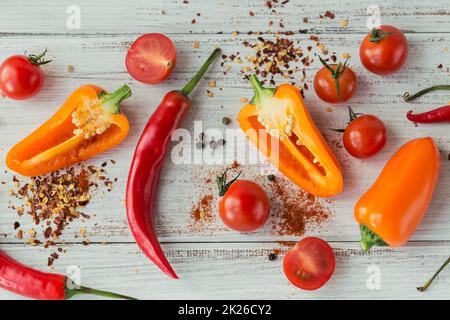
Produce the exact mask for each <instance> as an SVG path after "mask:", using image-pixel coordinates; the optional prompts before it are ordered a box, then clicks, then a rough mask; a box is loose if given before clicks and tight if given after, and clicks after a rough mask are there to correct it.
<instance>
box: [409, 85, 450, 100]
mask: <svg viewBox="0 0 450 320" xmlns="http://www.w3.org/2000/svg"><path fill="white" fill-rule="evenodd" d="M435 90H450V84H441V85H437V86H432V87H429V88H426V89H423V90H420V91H419V92H417V93H415V94H413V95H411V94H410V93H409V92H405V93H404V94H403V100H405V101H406V102H410V101H413V100H414V99H416V98H418V97H420V96H423V95H424V94H426V93H428V92H431V91H435Z"/></svg>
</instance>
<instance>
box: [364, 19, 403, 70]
mask: <svg viewBox="0 0 450 320" xmlns="http://www.w3.org/2000/svg"><path fill="white" fill-rule="evenodd" d="M359 57H360V58H361V62H362V64H363V65H364V67H366V69H367V70H369V71H370V72H372V73H375V74H378V75H388V74H392V73H394V72H396V71H397V70H398V69H400V68H401V67H402V66H403V64H404V63H405V61H406V58H407V57H408V40H407V39H406V37H405V35H404V34H403V33H402V32H401V31H400V30H399V29H397V28H396V27H393V26H388V25H383V26H380V27H379V28H374V29H372V31H371V32H370V33H369V34H368V35H366V36H365V37H364V39H363V41H362V42H361V46H360V48H359Z"/></svg>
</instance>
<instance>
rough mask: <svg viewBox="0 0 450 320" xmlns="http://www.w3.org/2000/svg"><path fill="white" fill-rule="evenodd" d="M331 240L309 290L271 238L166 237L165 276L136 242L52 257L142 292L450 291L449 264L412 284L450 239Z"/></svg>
mask: <svg viewBox="0 0 450 320" xmlns="http://www.w3.org/2000/svg"><path fill="white" fill-rule="evenodd" d="M331 246H332V247H333V250H334V252H335V256H336V271H335V273H334V275H333V277H332V278H331V280H330V281H329V282H328V283H327V284H326V285H325V286H324V287H323V288H321V289H319V290H317V291H313V292H306V291H301V290H298V289H296V288H295V287H293V286H292V285H291V284H290V283H289V282H288V281H287V279H286V278H285V276H284V274H283V271H282V255H280V256H279V257H278V259H277V260H275V261H269V260H268V259H267V255H268V254H269V253H270V252H272V251H273V250H281V252H284V251H285V250H286V247H283V246H281V247H280V246H279V245H277V244H270V243H229V244H222V243H209V244H207V243H178V244H166V245H164V249H165V250H166V253H167V256H168V258H169V260H170V261H171V263H172V265H173V267H174V269H175V270H176V271H177V272H178V274H179V276H180V279H181V280H178V281H176V280H171V279H169V278H167V277H166V276H165V275H164V274H163V273H162V272H161V271H160V270H159V269H157V268H156V267H155V266H154V265H153V264H152V263H151V262H150V261H149V260H148V259H147V258H146V257H145V256H144V255H143V254H142V253H141V252H140V251H139V250H138V249H137V247H136V245H134V244H115V245H108V246H102V245H90V246H88V247H84V246H81V245H70V246H68V247H67V250H68V251H67V255H65V256H64V257H63V258H62V259H61V260H60V261H57V263H56V269H57V270H56V271H57V272H59V273H63V274H64V273H65V272H66V270H67V267H69V266H80V267H81V283H82V284H83V285H86V286H91V287H97V288H101V289H105V290H112V291H116V292H120V293H123V294H128V295H132V296H136V297H137V298H140V299H247V298H249V297H251V298H252V299H365V298H375V299H402V298H413V299H447V298H448V286H449V285H450V270H445V271H444V272H443V273H442V275H441V276H440V277H439V278H438V279H437V280H436V282H435V283H434V284H433V285H432V286H431V287H430V288H429V290H428V291H427V292H425V293H420V292H418V291H417V290H416V287H417V286H420V285H422V283H423V282H424V281H425V280H426V279H428V278H429V277H430V276H431V275H432V274H433V273H434V271H435V269H436V268H438V267H439V266H440V265H441V263H442V262H443V261H444V260H445V259H446V258H447V256H448V252H450V244H449V243H448V242H446V243H439V242H437V243H426V242H424V243H422V242H421V243H415V244H413V245H411V246H408V247H405V248H401V249H386V248H384V249H375V250H374V251H373V252H372V253H371V254H366V255H363V254H361V252H360V250H359V248H358V247H357V244H355V243H342V242H337V243H331ZM6 251H7V252H8V253H9V254H11V255H12V256H13V257H14V258H16V259H18V260H20V261H22V262H24V263H27V264H30V265H32V266H34V267H37V268H41V269H42V268H43V267H42V259H45V255H46V253H45V252H43V250H41V249H39V248H35V247H33V248H30V247H25V246H23V245H9V246H8V247H7V250H6ZM377 275H379V278H378V276H377ZM374 279H379V282H376V281H374ZM368 282H369V286H368V285H367V283H368ZM377 283H379V287H377V285H376V284H377ZM344 288H345V289H344ZM6 298H8V299H13V298H18V297H17V296H15V295H12V294H10V293H8V292H6V291H4V290H0V299H6ZM79 298H83V299H88V298H91V297H88V296H82V297H79Z"/></svg>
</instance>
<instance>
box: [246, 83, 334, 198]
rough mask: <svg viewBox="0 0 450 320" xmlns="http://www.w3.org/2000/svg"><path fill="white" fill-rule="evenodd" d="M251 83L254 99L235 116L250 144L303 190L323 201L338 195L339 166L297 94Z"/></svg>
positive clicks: (287, 86) (284, 86)
mask: <svg viewBox="0 0 450 320" xmlns="http://www.w3.org/2000/svg"><path fill="white" fill-rule="evenodd" d="M250 82H251V84H252V86H253V89H254V91H255V96H254V98H253V100H252V101H251V102H250V103H249V104H247V105H245V106H244V107H243V108H242V109H241V111H240V112H239V115H238V121H239V125H240V126H241V128H242V130H244V132H245V134H246V136H247V137H248V138H249V140H250V141H252V143H254V144H255V145H256V146H257V147H258V149H259V150H260V151H261V152H262V153H263V154H264V155H265V156H266V157H268V159H269V160H270V161H271V163H272V164H273V165H275V166H276V167H277V168H278V169H279V170H280V171H281V172H282V173H283V174H284V175H286V176H287V177H288V178H289V179H290V180H291V181H293V182H294V183H295V184H297V185H298V186H299V187H300V188H302V189H303V190H305V191H307V192H309V193H311V194H313V195H315V196H323V197H326V196H333V195H335V194H337V193H339V192H341V191H342V188H343V179H342V173H341V169H340V166H339V163H338V161H337V159H336V157H335V156H334V154H333V152H332V151H331V150H330V148H329V147H328V145H327V143H326V142H325V139H324V138H323V137H322V135H321V134H320V131H319V130H318V129H317V127H316V126H315V124H314V122H313V120H312V119H311V116H310V114H309V112H308V109H307V108H306V106H305V104H304V103H303V99H302V96H301V94H300V91H299V90H298V89H297V88H296V87H295V86H293V85H290V84H282V85H280V86H279V87H277V88H275V89H268V88H264V87H263V86H262V85H261V83H260V82H259V80H258V78H257V77H256V76H255V75H252V76H251V77H250ZM275 146H276V148H275Z"/></svg>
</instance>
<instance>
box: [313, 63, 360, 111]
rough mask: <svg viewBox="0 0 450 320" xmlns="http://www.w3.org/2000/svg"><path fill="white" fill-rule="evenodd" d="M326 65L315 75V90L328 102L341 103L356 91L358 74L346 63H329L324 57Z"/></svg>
mask: <svg viewBox="0 0 450 320" xmlns="http://www.w3.org/2000/svg"><path fill="white" fill-rule="evenodd" d="M319 59H320V61H321V62H322V64H323V65H324V67H323V68H322V69H320V70H319V71H318V72H317V73H316V76H315V77H314V90H315V91H316V94H317V95H318V96H319V98H320V99H322V100H323V101H326V102H328V103H339V102H345V101H348V100H349V99H350V98H351V97H352V96H353V94H354V93H355V91H356V75H355V73H354V72H353V71H352V69H350V68H349V67H348V66H347V61H346V62H345V63H344V64H341V63H339V64H337V65H336V64H330V65H329V64H327V63H326V62H325V61H324V60H323V59H322V58H320V57H319Z"/></svg>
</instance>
